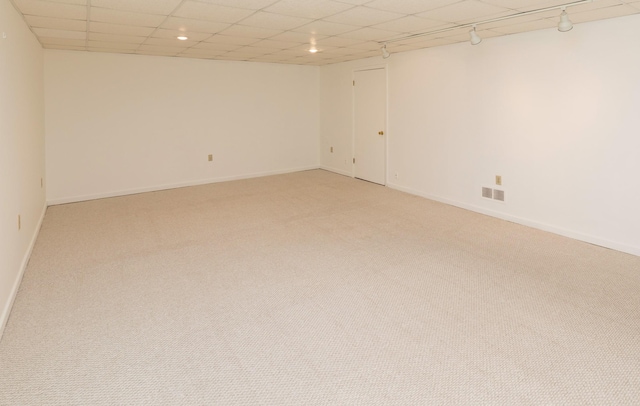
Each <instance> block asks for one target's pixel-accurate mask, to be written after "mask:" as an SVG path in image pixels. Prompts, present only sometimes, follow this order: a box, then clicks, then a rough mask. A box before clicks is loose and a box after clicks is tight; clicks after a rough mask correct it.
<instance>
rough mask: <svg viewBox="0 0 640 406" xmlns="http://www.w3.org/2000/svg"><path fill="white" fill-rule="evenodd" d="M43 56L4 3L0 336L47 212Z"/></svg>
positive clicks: (4, 0)
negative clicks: (44, 185)
mask: <svg viewBox="0 0 640 406" xmlns="http://www.w3.org/2000/svg"><path fill="white" fill-rule="evenodd" d="M3 34H5V35H6V38H4V35H3ZM42 53H43V52H42V48H41V47H40V44H39V43H38V42H37V41H36V39H35V37H34V36H33V34H32V33H31V31H29V29H28V28H27V26H26V24H25V23H24V21H23V20H22V18H21V17H20V16H19V15H18V13H17V12H16V11H15V9H14V8H13V6H12V5H11V3H10V2H9V1H8V0H0V312H1V313H0V336H1V335H2V330H3V328H4V325H5V323H6V322H7V319H8V317H9V311H10V309H11V304H12V302H13V299H14V297H15V294H16V292H17V289H18V285H19V283H20V280H21V277H22V273H23V272H24V268H25V267H26V263H27V261H28V259H29V254H30V253H31V249H32V247H33V243H34V241H35V237H36V235H37V232H38V229H39V227H40V222H41V221H42V217H43V215H44V210H45V197H44V188H42V187H41V184H40V179H41V178H42V177H44V110H43V103H44V94H43V59H42ZM18 215H20V217H21V229H20V230H18Z"/></svg>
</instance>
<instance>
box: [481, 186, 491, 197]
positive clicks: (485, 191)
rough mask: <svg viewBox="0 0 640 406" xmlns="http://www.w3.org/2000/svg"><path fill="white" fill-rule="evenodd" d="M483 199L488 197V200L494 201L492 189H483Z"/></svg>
mask: <svg viewBox="0 0 640 406" xmlns="http://www.w3.org/2000/svg"><path fill="white" fill-rule="evenodd" d="M482 197H486V198H487V199H492V198H493V189H491V188H490V187H483V188H482Z"/></svg>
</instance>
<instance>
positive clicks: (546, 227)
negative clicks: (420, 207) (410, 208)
mask: <svg viewBox="0 0 640 406" xmlns="http://www.w3.org/2000/svg"><path fill="white" fill-rule="evenodd" d="M387 186H388V187H389V188H391V189H395V190H399V191H401V192H406V193H409V194H412V195H416V196H421V197H424V198H427V199H430V200H435V201H437V202H441V203H445V204H450V205H452V206H456V207H460V208H462V209H466V210H470V211H474V212H476V213H481V214H486V215H487V216H491V217H496V218H499V219H502V220H507V221H511V222H513V223H517V224H521V225H523V226H527V227H532V228H537V229H539V230H543V231H548V232H550V233H553V234H558V235H561V236H564V237H569V238H573V239H574V240H580V241H584V242H587V243H589V244H594V245H599V246H601V247H605V248H610V249H613V250H616V251H620V252H626V253H627V254H631V255H636V256H640V247H634V246H631V245H627V244H622V243H618V242H615V241H609V240H606V239H602V238H598V237H594V236H592V235H588V234H582V233H579V232H577V231H573V230H567V229H565V228H561V227H556V226H553V225H550V224H545V223H541V222H538V221H535V220H530V219H527V218H522V217H517V216H512V215H510V214H505V213H502V212H499V211H494V210H490V209H486V208H484V207H480V206H476V205H473V204H468V203H463V202H459V201H457V200H452V199H447V198H444V197H440V196H435V195H431V194H428V193H423V192H420V191H418V190H414V189H411V188H407V187H404V186H401V185H398V184H395V183H388V184H387Z"/></svg>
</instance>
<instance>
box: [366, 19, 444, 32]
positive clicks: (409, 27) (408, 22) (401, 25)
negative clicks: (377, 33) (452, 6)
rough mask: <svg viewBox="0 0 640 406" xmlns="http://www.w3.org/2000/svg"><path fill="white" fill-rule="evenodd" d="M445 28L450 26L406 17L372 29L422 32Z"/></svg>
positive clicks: (439, 22) (440, 22)
mask: <svg viewBox="0 0 640 406" xmlns="http://www.w3.org/2000/svg"><path fill="white" fill-rule="evenodd" d="M447 26H451V24H450V23H445V22H442V21H435V20H428V19H426V18H420V17H416V16H407V17H403V18H399V19H397V20H393V21H388V22H386V23H382V24H377V25H374V26H372V28H377V29H380V30H387V31H395V32H424V31H430V30H434V29H438V28H444V27H447Z"/></svg>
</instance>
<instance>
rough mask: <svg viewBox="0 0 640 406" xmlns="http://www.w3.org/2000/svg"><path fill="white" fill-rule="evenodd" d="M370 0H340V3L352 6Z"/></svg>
mask: <svg viewBox="0 0 640 406" xmlns="http://www.w3.org/2000/svg"><path fill="white" fill-rule="evenodd" d="M370 1H371V0H340V2H342V3H347V4H352V5H354V6H361V5H363V4H365V3H368V2H370Z"/></svg>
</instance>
